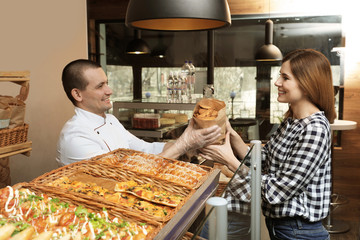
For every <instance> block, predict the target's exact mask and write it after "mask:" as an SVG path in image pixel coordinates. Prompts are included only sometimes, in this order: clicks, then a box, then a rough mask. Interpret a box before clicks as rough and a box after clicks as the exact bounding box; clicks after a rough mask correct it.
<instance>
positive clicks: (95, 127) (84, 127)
mask: <svg viewBox="0 0 360 240" xmlns="http://www.w3.org/2000/svg"><path fill="white" fill-rule="evenodd" d="M164 145H165V143H161V142H154V143H148V142H145V141H144V140H141V139H139V138H137V137H136V136H134V135H133V134H131V133H130V132H129V131H127V130H126V129H125V128H124V126H123V125H122V124H121V123H120V122H119V120H118V119H117V118H116V117H115V116H114V115H111V114H106V117H105V118H104V117H101V116H99V115H97V114H94V113H91V112H88V111H85V110H83V109H81V108H78V107H75V115H74V116H73V117H72V118H71V119H70V120H69V121H67V122H66V124H65V125H64V127H63V129H62V130H61V133H60V137H59V141H58V145H57V157H56V161H57V162H58V164H59V166H64V165H67V164H70V163H73V162H77V161H81V160H84V159H89V158H91V157H94V156H97V155H101V154H104V153H107V152H110V151H113V150H115V149H118V148H127V149H133V150H138V151H143V152H146V153H153V154H159V153H161V152H162V150H163V148H164Z"/></svg>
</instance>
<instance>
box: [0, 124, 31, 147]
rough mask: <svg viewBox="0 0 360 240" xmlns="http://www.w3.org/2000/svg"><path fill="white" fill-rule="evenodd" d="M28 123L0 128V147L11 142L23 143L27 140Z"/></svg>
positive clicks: (11, 143)
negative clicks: (9, 127)
mask: <svg viewBox="0 0 360 240" xmlns="http://www.w3.org/2000/svg"><path fill="white" fill-rule="evenodd" d="M28 129H29V125H28V124H26V123H25V124H24V125H23V126H19V127H15V128H11V129H1V130H0V147H6V146H9V145H13V144H18V143H24V142H26V141H27V135H28Z"/></svg>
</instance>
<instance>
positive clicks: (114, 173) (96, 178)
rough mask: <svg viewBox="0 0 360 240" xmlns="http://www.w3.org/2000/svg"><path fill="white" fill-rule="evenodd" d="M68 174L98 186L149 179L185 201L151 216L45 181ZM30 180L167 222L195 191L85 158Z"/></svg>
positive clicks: (108, 186)
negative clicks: (166, 211) (182, 197)
mask: <svg viewBox="0 0 360 240" xmlns="http://www.w3.org/2000/svg"><path fill="white" fill-rule="evenodd" d="M65 176H66V177H68V178H69V179H71V180H77V181H81V182H85V183H96V184H97V185H98V186H100V187H104V188H106V189H109V190H110V189H111V187H112V189H113V187H114V185H115V183H116V182H127V181H130V180H133V181H135V182H137V183H138V184H146V183H150V184H153V185H155V186H156V187H158V188H160V189H162V190H166V191H168V192H171V193H174V194H177V195H181V196H184V197H185V198H184V201H183V202H182V203H180V204H179V205H178V206H177V207H171V208H170V209H169V211H168V214H167V215H166V216H164V217H159V216H153V215H151V214H148V213H146V212H143V211H139V210H136V209H132V208H130V207H127V206H122V205H120V204H119V203H117V202H112V201H109V200H106V199H105V198H102V197H100V196H94V195H93V196H89V195H86V194H83V193H77V192H73V191H70V190H65V189H62V188H60V187H55V186H46V185H47V184H49V183H51V182H53V181H55V180H57V179H59V178H61V177H65ZM32 183H33V184H36V185H41V186H46V187H47V188H51V189H53V190H54V191H58V192H61V193H63V194H65V193H67V194H73V195H75V196H77V197H79V198H84V199H87V200H89V201H91V200H94V199H95V200H96V201H98V202H101V203H103V204H105V205H107V206H112V207H114V208H115V209H117V208H119V209H121V210H126V211H132V212H135V213H136V214H141V215H144V216H146V217H148V218H151V219H154V220H155V221H159V222H167V221H168V220H170V219H171V218H172V217H173V216H174V215H175V214H176V212H177V211H178V210H179V209H180V208H181V207H182V205H183V204H184V203H185V202H186V201H187V199H188V198H189V197H190V196H191V195H192V194H193V193H194V190H193V189H191V188H187V187H184V186H181V185H178V184H173V183H170V182H167V181H163V180H161V179H152V178H150V177H148V176H144V175H141V174H128V172H127V171H125V170H122V169H119V168H115V169H114V168H111V167H110V166H108V165H99V164H89V162H88V161H81V162H77V163H73V164H70V165H66V166H64V167H62V168H59V169H55V170H53V171H51V172H49V173H46V174H44V175H42V176H39V177H38V178H36V179H34V180H33V181H32Z"/></svg>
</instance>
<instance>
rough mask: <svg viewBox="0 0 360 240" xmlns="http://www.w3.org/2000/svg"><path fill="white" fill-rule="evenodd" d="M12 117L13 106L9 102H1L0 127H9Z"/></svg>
mask: <svg viewBox="0 0 360 240" xmlns="http://www.w3.org/2000/svg"><path fill="white" fill-rule="evenodd" d="M10 118H11V108H10V106H9V104H7V103H3V102H0V129H3V128H8V127H9V125H10Z"/></svg>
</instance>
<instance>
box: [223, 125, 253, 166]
mask: <svg viewBox="0 0 360 240" xmlns="http://www.w3.org/2000/svg"><path fill="white" fill-rule="evenodd" d="M226 132H229V133H230V144H231V148H232V150H233V151H234V155H235V156H237V157H238V158H240V159H244V157H245V156H246V154H247V152H248V150H249V148H248V146H247V145H246V144H245V142H244V141H243V140H242V138H241V137H240V135H239V134H238V133H237V132H236V131H235V130H234V129H233V128H232V127H231V124H230V122H229V119H227V121H226Z"/></svg>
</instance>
